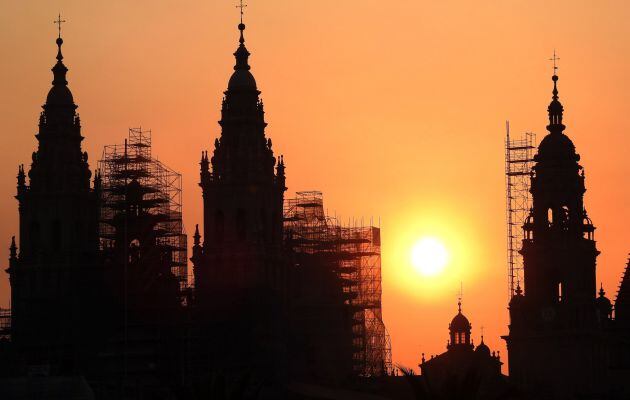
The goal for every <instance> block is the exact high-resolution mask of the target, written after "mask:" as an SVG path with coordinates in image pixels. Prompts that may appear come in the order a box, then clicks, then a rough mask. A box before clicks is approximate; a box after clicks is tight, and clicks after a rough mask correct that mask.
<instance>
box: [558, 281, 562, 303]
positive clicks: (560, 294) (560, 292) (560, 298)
mask: <svg viewBox="0 0 630 400" xmlns="http://www.w3.org/2000/svg"><path fill="white" fill-rule="evenodd" d="M562 295H563V293H562V282H560V283H558V301H559V302H560V301H562Z"/></svg>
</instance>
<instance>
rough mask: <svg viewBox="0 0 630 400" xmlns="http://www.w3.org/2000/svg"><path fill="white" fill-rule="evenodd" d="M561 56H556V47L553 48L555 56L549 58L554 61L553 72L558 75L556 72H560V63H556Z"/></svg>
mask: <svg viewBox="0 0 630 400" xmlns="http://www.w3.org/2000/svg"><path fill="white" fill-rule="evenodd" d="M559 59H560V58H558V57H557V56H556V49H553V57H552V58H550V59H549V61H553V74H554V75H556V72H558V65H557V64H556V61H558V60H559Z"/></svg>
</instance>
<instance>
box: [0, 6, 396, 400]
mask: <svg viewBox="0 0 630 400" xmlns="http://www.w3.org/2000/svg"><path fill="white" fill-rule="evenodd" d="M60 21H61V17H60V18H59V20H58V21H57V22H58V23H60ZM238 28H239V31H240V40H239V46H238V48H237V50H236V52H235V53H234V56H235V58H236V64H235V67H234V72H233V74H232V76H231V78H230V80H229V82H228V88H227V90H226V91H225V97H224V99H223V102H222V109H221V120H220V121H219V125H220V126H221V136H220V138H219V139H217V140H216V141H215V149H214V152H213V154H212V157H208V154H207V152H204V153H203V154H202V158H201V181H200V186H201V189H202V194H203V204H204V221H203V228H202V232H203V236H202V234H201V233H200V230H199V227H198V226H197V227H196V229H195V234H194V236H193V239H194V243H193V246H192V257H191V258H190V260H191V261H192V264H193V278H194V279H192V280H190V281H189V279H188V278H189V276H188V269H187V261H188V260H187V236H186V234H185V232H184V228H183V221H182V203H181V176H180V175H179V174H178V173H177V172H175V171H173V170H172V169H170V168H169V167H167V166H166V165H165V164H164V163H162V162H160V161H158V160H157V159H156V158H154V157H153V155H152V154H151V140H152V138H151V132H150V131H143V130H142V129H140V128H134V129H130V130H129V137H128V139H127V140H125V142H124V144H119V145H110V146H106V147H105V149H104V151H103V156H102V159H101V160H100V161H99V164H98V169H97V170H96V172H95V174H94V180H93V183H91V181H90V180H91V177H92V173H91V172H90V169H89V166H88V162H87V161H88V156H87V153H85V152H82V150H81V140H82V139H83V138H82V136H81V132H80V129H81V126H80V121H79V117H78V114H76V108H77V106H76V105H75V104H74V101H73V97H72V94H71V92H70V90H69V89H68V86H67V81H66V72H67V68H66V67H65V66H64V64H63V62H62V59H63V57H62V55H61V45H62V43H63V41H62V39H61V35H60V36H59V38H58V39H57V45H58V47H59V52H58V55H57V60H58V61H57V64H56V65H55V66H54V67H53V75H54V80H53V87H52V89H51V90H50V92H49V94H48V97H47V100H46V104H45V105H44V106H43V108H44V111H43V113H42V115H41V117H40V124H39V133H38V134H37V136H36V137H37V139H38V141H39V148H38V151H37V152H35V153H33V162H32V164H31V167H30V171H29V173H28V179H27V176H26V173H25V171H24V167H23V166H20V167H19V171H18V187H17V196H16V198H17V199H18V201H19V211H20V233H19V245H20V248H19V249H18V246H17V244H16V241H15V238H14V239H13V240H12V242H11V247H10V249H11V255H10V260H9V268H8V269H7V272H8V273H9V274H10V282H11V289H12V303H11V306H12V310H11V312H10V313H9V312H8V311H7V310H0V357H1V359H0V378H3V379H4V380H3V381H2V382H1V383H0V397H3V396H5V397H7V396H9V397H10V396H18V395H28V396H31V397H33V396H35V397H37V396H40V395H42V394H43V393H50V395H51V396H53V398H73V396H74V397H77V398H99V399H100V398H102V399H109V398H117V399H118V398H121V399H133V398H164V399H174V398H187V399H188V398H284V397H286V396H289V395H290V394H291V393H293V394H294V395H295V393H296V392H295V391H293V392H292V391H291V390H292V389H291V388H290V384H291V383H295V382H299V383H300V384H302V385H304V384H307V385H312V384H319V385H322V384H324V385H332V386H336V387H342V386H345V385H348V384H349V383H351V382H355V383H356V382H357V380H358V379H362V378H367V377H376V376H383V375H386V374H388V373H389V371H390V370H391V353H390V344H389V339H388V336H387V333H386V329H385V325H384V324H383V321H382V310H381V272H380V271H381V270H380V268H381V265H380V229H379V228H376V227H373V226H369V227H363V226H360V227H359V226H352V227H344V226H342V225H340V224H338V223H337V222H336V221H333V219H332V218H330V217H328V216H326V215H324V211H323V200H322V196H321V193H319V192H308V194H307V192H303V193H300V194H298V197H297V198H296V199H290V200H287V201H285V199H284V192H285V191H286V182H285V165H284V162H283V159H282V157H280V158H279V159H276V157H274V154H273V151H272V143H271V140H270V139H268V138H267V137H266V136H265V127H266V125H267V124H266V122H265V113H264V106H263V102H262V100H261V99H260V97H259V96H260V91H259V90H258V89H257V85H256V80H255V79H254V76H253V75H252V73H251V72H250V66H249V63H248V57H249V55H250V54H249V52H248V50H247V48H246V47H245V39H244V30H245V25H244V24H243V23H242V20H241V23H240V24H239V26H238ZM202 238H203V242H202ZM18 250H19V252H18ZM9 321H10V322H9ZM307 387H308V388H309V389H307V392H308V391H309V390H311V389H310V386H307ZM302 390H303V389H299V390H298V392H299V393H302V392H301V391H302ZM315 391H316V392H317V390H315ZM55 396H56V397H55ZM298 398H299V396H298Z"/></svg>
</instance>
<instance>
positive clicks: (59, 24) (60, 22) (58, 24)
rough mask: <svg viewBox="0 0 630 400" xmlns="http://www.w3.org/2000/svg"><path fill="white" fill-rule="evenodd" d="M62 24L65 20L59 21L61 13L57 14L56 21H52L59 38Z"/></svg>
mask: <svg viewBox="0 0 630 400" xmlns="http://www.w3.org/2000/svg"><path fill="white" fill-rule="evenodd" d="M64 22H66V20H65V19H61V13H59V16H58V17H57V19H56V20H55V21H53V23H55V24H57V29H59V37H61V24H62V23H64Z"/></svg>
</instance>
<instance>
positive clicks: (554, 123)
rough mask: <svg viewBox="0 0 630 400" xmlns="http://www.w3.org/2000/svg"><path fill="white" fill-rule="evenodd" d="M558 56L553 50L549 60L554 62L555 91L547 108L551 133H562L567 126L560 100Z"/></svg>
mask: <svg viewBox="0 0 630 400" xmlns="http://www.w3.org/2000/svg"><path fill="white" fill-rule="evenodd" d="M558 60H560V58H558V56H557V54H556V50H555V49H554V51H553V57H552V58H550V59H549V61H552V62H553V76H552V77H551V80H552V81H553V91H552V94H553V96H552V98H551V103H550V104H549V108H548V109H547V111H548V113H549V125H547V130H548V131H549V132H550V133H556V134H558V133H562V131H564V129H565V126H564V125H563V124H562V114H563V112H564V108H563V107H562V104H561V103H560V101H559V100H558V84H557V83H558V64H557V62H558Z"/></svg>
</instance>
